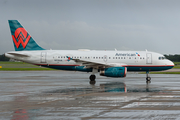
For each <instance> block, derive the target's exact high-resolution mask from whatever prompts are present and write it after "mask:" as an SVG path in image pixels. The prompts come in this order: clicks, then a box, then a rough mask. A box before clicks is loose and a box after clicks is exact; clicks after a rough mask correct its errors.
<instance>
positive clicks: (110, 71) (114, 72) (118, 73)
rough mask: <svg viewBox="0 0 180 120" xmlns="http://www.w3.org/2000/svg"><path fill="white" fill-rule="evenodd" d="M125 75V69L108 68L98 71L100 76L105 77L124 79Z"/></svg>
mask: <svg viewBox="0 0 180 120" xmlns="http://www.w3.org/2000/svg"><path fill="white" fill-rule="evenodd" d="M126 73H127V68H126V67H110V68H105V69H104V70H101V71H100V75H101V76H106V77H126Z"/></svg>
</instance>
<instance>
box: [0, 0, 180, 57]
mask: <svg viewBox="0 0 180 120" xmlns="http://www.w3.org/2000/svg"><path fill="white" fill-rule="evenodd" d="M12 19H13V20H18V21H19V22H20V23H21V24H22V26H24V28H25V29H26V30H27V31H28V32H29V34H30V35H31V36H32V37H33V39H34V40H36V42H37V43H38V44H39V45H40V46H41V47H43V48H45V49H54V50H55V49H58V50H61V49H63V50H67V49H74V50H77V49H91V50H114V49H115V48H116V49H117V50H145V49H147V50H148V51H154V52H159V53H162V54H179V53H180V0H0V54H3V53H5V52H8V51H12V50H14V46H13V43H12V38H11V34H10V30H9V25H8V20H12Z"/></svg>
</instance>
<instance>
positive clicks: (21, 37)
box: [12, 28, 31, 48]
mask: <svg viewBox="0 0 180 120" xmlns="http://www.w3.org/2000/svg"><path fill="white" fill-rule="evenodd" d="M12 38H13V41H14V44H15V45H16V47H17V48H19V45H20V44H22V46H23V48H26V45H27V44H28V42H29V40H30V38H31V36H30V35H28V33H27V31H26V30H25V29H24V28H18V29H16V31H15V32H14V35H12Z"/></svg>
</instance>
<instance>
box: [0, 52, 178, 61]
mask: <svg viewBox="0 0 180 120" xmlns="http://www.w3.org/2000/svg"><path fill="white" fill-rule="evenodd" d="M164 56H165V57H166V58H167V59H169V60H171V61H173V62H180V55H177V54H176V55H164ZM0 61H9V58H7V57H5V56H4V54H3V55H0Z"/></svg>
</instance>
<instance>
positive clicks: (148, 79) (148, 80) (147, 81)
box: [146, 71, 151, 84]
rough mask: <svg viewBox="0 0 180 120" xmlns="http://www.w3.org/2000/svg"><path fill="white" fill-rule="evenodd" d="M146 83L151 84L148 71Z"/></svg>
mask: <svg viewBox="0 0 180 120" xmlns="http://www.w3.org/2000/svg"><path fill="white" fill-rule="evenodd" d="M146 83H147V84H148V83H151V77H150V76H149V71H146Z"/></svg>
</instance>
